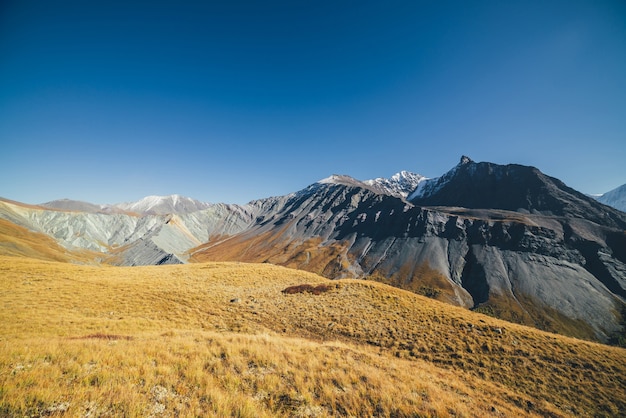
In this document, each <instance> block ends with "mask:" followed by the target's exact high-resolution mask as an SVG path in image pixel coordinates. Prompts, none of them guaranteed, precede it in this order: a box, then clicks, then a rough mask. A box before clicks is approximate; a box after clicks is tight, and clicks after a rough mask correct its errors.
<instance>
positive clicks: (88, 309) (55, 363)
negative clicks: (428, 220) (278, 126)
mask: <svg viewBox="0 0 626 418" xmlns="http://www.w3.org/2000/svg"><path fill="white" fill-rule="evenodd" d="M302 284H309V285H311V286H312V287H316V286H320V285H323V287H322V288H319V289H320V291H317V292H315V293H319V294H313V293H310V292H306V291H305V292H300V293H292V294H286V293H284V292H283V290H285V289H286V288H288V287H290V286H296V285H302ZM0 307H1V308H2V309H0V416H2V415H8V416H23V415H55V414H59V415H60V414H62V413H65V414H67V415H68V416H85V415H89V414H91V416H102V415H114V416H120V415H125V416H150V415H152V416H174V415H180V416H206V415H221V416H230V415H239V416H250V417H252V416H333V415H334V416H346V415H353V416H375V415H379V416H435V415H436V416H481V417H482V416H503V415H504V416H533V415H537V416H579V415H599V416H602V415H605V416H616V415H619V414H620V413H623V411H624V410H626V378H625V376H626V351H625V350H623V349H620V348H614V347H608V346H603V345H599V344H593V343H588V342H583V341H580V340H575V339H570V338H565V337H560V336H556V335H553V334H548V333H543V332H540V331H536V330H534V329H531V328H526V327H522V326H519V325H514V324H510V323H506V322H503V321H498V320H496V319H493V318H490V317H486V316H482V315H479V314H475V313H472V312H468V311H467V310H464V309H461V308H455V307H453V306H450V305H447V304H443V303H439V302H437V301H433V300H431V299H428V298H424V297H421V296H419V295H415V294H412V293H409V292H406V291H403V290H399V289H396V288H392V287H389V286H385V285H382V284H379V283H374V282H363V281H355V280H346V281H329V280H326V279H324V278H321V277H319V276H316V275H314V274H311V273H306V272H302V271H297V270H290V269H286V268H281V267H276V266H272V265H268V264H240V263H211V264H192V265H177V266H159V267H133V268H121V267H106V266H98V267H90V266H76V265H72V264H64V263H53V262H42V261H37V260H30V259H25V258H18V257H1V258H0Z"/></svg>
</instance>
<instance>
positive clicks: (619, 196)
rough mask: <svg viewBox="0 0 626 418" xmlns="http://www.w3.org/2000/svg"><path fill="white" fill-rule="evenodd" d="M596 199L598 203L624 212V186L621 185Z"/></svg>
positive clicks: (625, 198) (625, 209)
mask: <svg viewBox="0 0 626 418" xmlns="http://www.w3.org/2000/svg"><path fill="white" fill-rule="evenodd" d="M597 199H598V202H601V203H604V204H605V205H608V206H611V207H613V208H615V209H618V210H621V211H622V212H626V184H622V185H621V186H619V187H617V188H615V189H613V190H611V191H610V192H606V193H604V194H603V195H601V196H599V197H598V198H597Z"/></svg>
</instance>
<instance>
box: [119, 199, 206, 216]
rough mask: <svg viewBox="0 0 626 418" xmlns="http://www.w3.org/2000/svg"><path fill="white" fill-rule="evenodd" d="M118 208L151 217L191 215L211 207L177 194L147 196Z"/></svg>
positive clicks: (120, 204)
mask: <svg viewBox="0 0 626 418" xmlns="http://www.w3.org/2000/svg"><path fill="white" fill-rule="evenodd" d="M113 206H114V207H116V208H119V209H122V210H125V211H128V212H136V213H140V214H150V215H166V214H170V213H177V214H183V213H191V212H196V211H198V210H202V209H207V208H209V207H211V204H210V203H205V202H201V201H199V200H195V199H192V198H190V197H184V196H180V195H177V194H173V195H170V196H146V197H144V198H143V199H141V200H138V201H136V202H126V203H118V204H116V205H113Z"/></svg>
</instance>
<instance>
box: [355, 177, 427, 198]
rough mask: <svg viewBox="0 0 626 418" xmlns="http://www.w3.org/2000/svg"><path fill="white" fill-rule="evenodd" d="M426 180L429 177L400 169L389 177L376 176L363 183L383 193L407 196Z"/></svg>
mask: <svg viewBox="0 0 626 418" xmlns="http://www.w3.org/2000/svg"><path fill="white" fill-rule="evenodd" d="M425 180H428V178H426V177H424V176H422V175H420V174H416V173H411V172H409V171H400V172H399V173H396V174H394V175H393V176H391V178H388V179H387V178H376V179H373V180H365V181H364V182H363V183H365V184H367V185H368V186H370V187H372V188H374V189H376V190H377V191H379V192H381V193H385V194H388V195H391V196H396V197H402V198H406V197H407V196H408V195H409V194H410V193H411V192H413V191H414V190H415V189H416V187H417V185H418V184H420V183H421V182H423V181H425Z"/></svg>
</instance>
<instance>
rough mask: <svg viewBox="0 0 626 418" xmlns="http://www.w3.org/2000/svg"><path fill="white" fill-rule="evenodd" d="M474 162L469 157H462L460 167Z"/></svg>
mask: <svg viewBox="0 0 626 418" xmlns="http://www.w3.org/2000/svg"><path fill="white" fill-rule="evenodd" d="M473 162H474V160H472V159H471V158H470V157H468V156H467V155H462V156H461V161H459V165H465V164H469V163H473Z"/></svg>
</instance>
